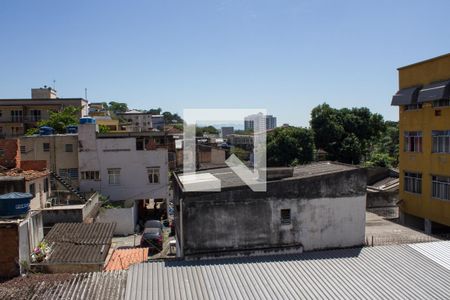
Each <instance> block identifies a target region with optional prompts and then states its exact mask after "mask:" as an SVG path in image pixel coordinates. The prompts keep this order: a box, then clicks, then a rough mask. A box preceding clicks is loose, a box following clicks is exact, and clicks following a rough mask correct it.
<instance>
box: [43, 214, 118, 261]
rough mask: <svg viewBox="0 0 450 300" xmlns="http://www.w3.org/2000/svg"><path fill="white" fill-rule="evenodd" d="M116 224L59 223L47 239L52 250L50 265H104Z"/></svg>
mask: <svg viewBox="0 0 450 300" xmlns="http://www.w3.org/2000/svg"><path fill="white" fill-rule="evenodd" d="M115 226H116V224H115V223H92V224H84V223H59V224H56V225H55V226H53V228H52V229H51V230H50V232H49V233H48V234H47V236H46V237H45V240H46V241H47V242H48V243H49V245H50V247H51V248H52V252H51V253H50V256H49V259H48V262H49V263H103V262H104V260H105V258H106V256H107V254H108V250H109V247H110V246H111V240H112V236H113V233H114V228H115Z"/></svg>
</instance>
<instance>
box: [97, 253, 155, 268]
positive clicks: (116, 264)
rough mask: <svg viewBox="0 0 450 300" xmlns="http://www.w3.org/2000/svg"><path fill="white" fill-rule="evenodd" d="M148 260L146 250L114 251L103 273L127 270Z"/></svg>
mask: <svg viewBox="0 0 450 300" xmlns="http://www.w3.org/2000/svg"><path fill="white" fill-rule="evenodd" d="M147 259H148V248H130V249H116V250H114V252H113V254H112V255H111V258H110V259H109V261H108V264H107V265H106V267H105V271H113V270H127V269H128V268H129V267H130V266H131V265H134V264H137V263H141V262H145V261H147Z"/></svg>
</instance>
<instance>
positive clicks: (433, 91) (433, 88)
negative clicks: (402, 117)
mask: <svg viewBox="0 0 450 300" xmlns="http://www.w3.org/2000/svg"><path fill="white" fill-rule="evenodd" d="M449 98H450V80H446V81H439V82H435V83H431V84H429V85H427V86H424V87H423V88H422V89H421V90H420V92H419V98H418V100H417V102H419V103H422V102H427V101H435V100H441V99H449Z"/></svg>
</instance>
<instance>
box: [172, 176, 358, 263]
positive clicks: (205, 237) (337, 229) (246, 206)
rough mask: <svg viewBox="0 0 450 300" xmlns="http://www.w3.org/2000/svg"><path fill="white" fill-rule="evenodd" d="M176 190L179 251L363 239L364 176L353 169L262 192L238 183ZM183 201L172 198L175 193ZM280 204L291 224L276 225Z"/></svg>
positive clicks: (307, 246) (272, 185)
mask: <svg viewBox="0 0 450 300" xmlns="http://www.w3.org/2000/svg"><path fill="white" fill-rule="evenodd" d="M178 192H179V191H176V196H175V197H176V198H177V200H175V204H176V205H177V206H178V209H177V210H176V217H177V221H178V222H176V223H177V225H178V224H179V223H180V208H179V206H180V205H181V206H182V207H181V210H182V222H183V224H182V225H183V229H181V226H178V227H177V233H178V234H180V233H181V230H182V231H183V236H184V239H183V242H184V245H183V250H184V255H185V256H187V257H189V256H192V257H193V256H202V255H205V254H208V255H210V254H211V253H227V252H233V251H238V252H239V251H248V250H261V249H267V248H280V247H296V246H302V247H303V249H304V250H305V251H310V250H317V249H326V248H341V247H352V246H359V245H362V244H363V243H364V235H365V207H366V176H365V170H362V169H357V170H352V171H347V172H342V173H337V174H328V175H322V176H316V177H310V178H304V179H290V180H282V181H275V182H269V183H268V191H267V192H266V193H255V192H252V191H251V190H250V189H248V188H246V187H244V188H240V189H238V190H236V189H228V190H227V189H223V190H222V192H220V193H184V194H182V195H180V194H179V193H178ZM180 196H181V197H182V198H183V200H182V201H181V202H178V200H179V197H180ZM281 209H290V210H291V224H289V225H283V224H281Z"/></svg>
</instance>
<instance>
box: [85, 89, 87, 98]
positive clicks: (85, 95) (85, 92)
mask: <svg viewBox="0 0 450 300" xmlns="http://www.w3.org/2000/svg"><path fill="white" fill-rule="evenodd" d="M84 99H86V100H87V88H84Z"/></svg>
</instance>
